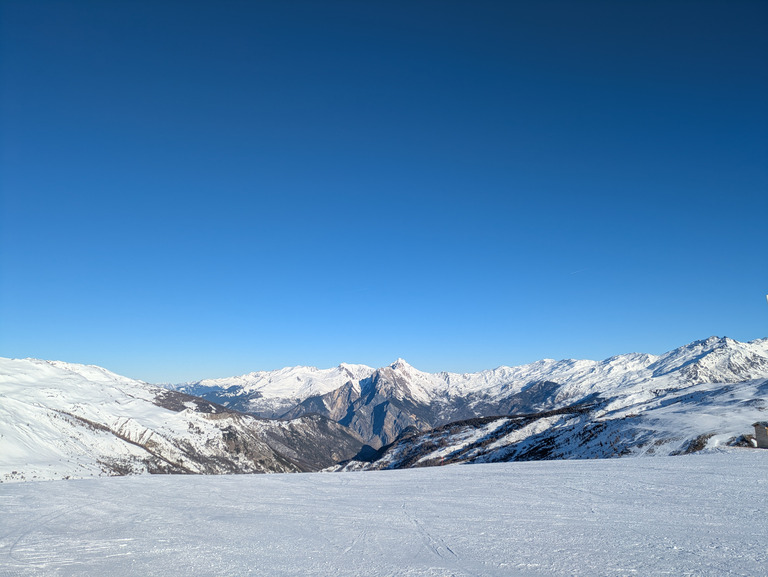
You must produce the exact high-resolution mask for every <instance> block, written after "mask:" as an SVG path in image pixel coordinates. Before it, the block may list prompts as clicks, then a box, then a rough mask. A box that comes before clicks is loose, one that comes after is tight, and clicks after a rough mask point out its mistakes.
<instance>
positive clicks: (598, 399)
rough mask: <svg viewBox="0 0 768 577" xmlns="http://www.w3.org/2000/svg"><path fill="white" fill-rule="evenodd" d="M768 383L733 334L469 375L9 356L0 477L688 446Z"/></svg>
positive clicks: (728, 434)
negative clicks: (117, 366)
mask: <svg viewBox="0 0 768 577" xmlns="http://www.w3.org/2000/svg"><path fill="white" fill-rule="evenodd" d="M767 389H768V339H759V340H755V341H752V342H748V343H741V342H737V341H734V340H732V339H728V338H717V337H711V338H709V339H706V340H702V341H696V342H694V343H691V344H689V345H686V346H683V347H680V348H678V349H675V350H673V351H670V352H668V353H666V354H663V355H659V356H655V355H648V354H638V353H632V354H626V355H619V356H616V357H611V358H609V359H606V360H604V361H589V360H563V361H554V360H550V359H545V360H542V361H538V362H536V363H531V364H529V365H523V366H519V367H499V368H497V369H494V370H487V371H482V372H479V373H469V374H455V373H434V374H433V373H425V372H422V371H419V370H417V369H415V368H414V367H412V366H410V365H409V364H408V363H406V362H405V361H404V360H402V359H398V360H397V361H396V362H394V363H393V364H392V365H389V366H386V367H382V368H379V369H373V368H371V367H367V366H364V365H349V364H342V365H340V366H338V367H336V368H333V369H325V370H319V369H315V368H311V367H293V368H286V369H282V370H280V371H272V372H260V373H251V374H249V375H244V376H242V377H233V378H230V379H216V380H208V381H200V382H197V383H187V384H185V385H180V386H177V387H166V388H161V387H157V386H154V385H150V384H147V383H143V382H140V381H135V380H132V379H128V378H125V377H121V376H119V375H116V374H114V373H110V372H109V371H107V370H105V369H102V368H99V367H93V366H84V365H73V364H68V363H63V362H56V361H39V360H30V359H26V360H12V359H0V480H13V479H22V478H24V479H30V478H38V479H42V478H62V477H87V476H92V475H109V474H129V473H140V472H160V473H162V472H180V473H234V472H269V471H311V470H318V469H322V468H329V467H334V466H336V464H337V463H338V462H340V461H347V460H349V459H353V460H354V459H356V461H355V462H353V463H349V464H347V465H346V468H347V469H352V468H361V467H362V468H395V467H407V466H414V465H417V466H419V465H431V464H440V463H448V462H487V461H499V460H530V459H542V458H545V459H555V458H587V457H611V456H620V455H624V454H652V453H653V454H672V453H682V452H687V451H692V450H698V449H701V448H706V447H713V446H718V445H722V444H727V443H732V442H733V441H734V440H735V439H737V438H738V437H739V436H741V435H744V434H748V433H750V432H751V428H750V426H751V424H752V423H753V422H755V421H761V420H766V418H767V417H768V413H767V411H768V390H767ZM201 397H202V398H201ZM245 412H247V413H250V414H245ZM265 417H281V420H268V419H266V418H265ZM374 460H375V462H373V463H371V462H370V461H374Z"/></svg>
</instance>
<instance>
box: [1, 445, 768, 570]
mask: <svg viewBox="0 0 768 577" xmlns="http://www.w3.org/2000/svg"><path fill="white" fill-rule="evenodd" d="M767 493H768V451H764V450H749V449H732V450H728V451H725V452H722V453H714V454H696V455H690V456H685V457H655V458H635V459H612V460H582V461H540V462H526V463H500V464H492V465H470V466H466V465H459V466H450V467H440V468H430V469H409V470H401V471H380V472H365V473H336V474H321V473H313V474H281V475H253V476H251V475H247V476H246V475H242V476H159V475H155V476H136V477H121V478H104V479H87V480H76V481H48V482H34V483H17V484H4V485H0V511H2V522H1V523H0V536H1V537H0V575H36V576H37V575H57V576H60V575H110V576H119V575H143V576H150V575H221V576H234V575H269V576H280V575H291V576H293V575H323V576H332V575H350V576H352V575H355V576H357V575H377V576H380V575H430V576H448V575H455V576H459V575H504V576H514V575H590V576H593V575H643V576H649V575H744V576H747V575H748V576H751V577H754V576H759V575H768V549H767V548H766V542H767V541H768V498H767V497H766V494H767Z"/></svg>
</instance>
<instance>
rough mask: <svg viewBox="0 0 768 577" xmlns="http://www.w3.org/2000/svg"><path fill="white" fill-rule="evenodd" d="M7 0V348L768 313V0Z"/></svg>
mask: <svg viewBox="0 0 768 577" xmlns="http://www.w3.org/2000/svg"><path fill="white" fill-rule="evenodd" d="M1 6H2V7H1V8H0V10H2V12H1V13H0V20H1V21H2V24H1V25H2V30H0V33H1V36H2V39H1V40H0V41H1V42H2V45H0V49H1V52H0V58H1V59H2V60H1V62H0V66H1V68H0V72H1V74H2V76H1V77H0V96H1V98H2V100H1V101H0V114H1V116H0V122H1V124H0V134H1V135H0V138H1V139H2V140H1V141H0V142H1V146H2V148H0V152H1V156H0V163H1V164H0V179H1V180H0V185H1V186H2V204H1V205H0V208H1V210H2V214H1V216H0V219H1V220H0V226H1V230H0V355H2V356H10V357H28V356H31V357H37V358H46V359H61V360H67V361H70V362H80V363H90V364H98V365H102V366H105V367H107V368H109V369H111V370H114V371H116V372H118V373H121V374H125V375H128V376H132V377H136V378H141V379H144V380H148V381H153V382H160V381H175V382H179V381H185V380H191V379H199V378H203V377H214V376H229V375H234V374H240V373H244V372H249V371H252V370H262V369H274V368H279V367H282V366H288V365H296V364H306V365H314V366H319V367H330V366H334V365H336V364H338V363H340V362H358V363H365V364H369V365H373V366H381V365H384V364H388V363H390V362H392V361H393V360H394V359H395V358H397V357H403V358H406V359H407V360H408V361H409V362H410V363H411V364H413V365H414V366H416V367H418V368H420V369H422V370H428V371H438V370H450V371H460V372H462V371H476V370H480V369H483V368H492V367H495V366H498V365H502V364H505V365H515V364H522V363H526V362H531V361H534V360H537V359H540V358H543V357H550V358H593V359H600V358H605V357H608V356H611V355H613V354H620V353H625V352H631V351H642V352H651V353H660V352H663V351H666V350H668V349H670V348H674V347H676V346H679V345H682V344H685V343H687V342H690V341H692V340H695V339H700V338H706V337H708V336H710V335H713V334H714V335H721V336H722V335H726V336H730V337H732V338H736V339H738V340H751V339H754V338H759V337H765V336H768V306H766V300H765V294H766V292H768V235H767V234H766V222H768V66H767V65H766V64H767V63H766V56H765V55H766V54H768V36H766V34H765V30H766V26H767V25H768V3H765V2H757V1H732V0H730V1H727V2H725V1H724V2H707V1H702V2H679V1H674V0H673V1H664V2H612V1H605V2H589V1H585V2H570V1H568V2H554V1H543V2H512V1H510V2H507V1H498V2H488V1H482V0H480V1H478V0H475V1H472V2H460V1H452V0H447V1H419V0H415V1H394V2H378V1H366V2H358V1H352V0H348V1H327V2H302V1H290V2H284V1H263V2H245V1H243V2H239V1H237V2H236V1H226V0H225V1H220V2H181V1H178V2H163V1H157V2H156V1H152V2H149V1H138V2H136V1H130V2H129V1H120V0H117V1H110V2H101V1H96V0H93V1H67V0H63V1H59V0H57V1H32V2H30V1H28V0H23V1H21V0H5V1H4V2H3V3H2V5H1Z"/></svg>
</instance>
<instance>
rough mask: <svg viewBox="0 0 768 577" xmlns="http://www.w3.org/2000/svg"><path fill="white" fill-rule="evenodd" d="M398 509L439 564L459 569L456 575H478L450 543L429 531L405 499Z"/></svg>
mask: <svg viewBox="0 0 768 577" xmlns="http://www.w3.org/2000/svg"><path fill="white" fill-rule="evenodd" d="M422 492H425V490H424V489H422ZM400 511H401V512H402V514H403V517H405V519H407V521H408V522H409V523H410V524H411V525H412V526H413V528H414V529H415V530H416V533H417V534H418V536H419V538H420V539H421V541H422V542H423V543H424V546H425V547H426V548H427V550H429V551H430V552H431V553H432V555H433V556H434V557H436V558H437V559H438V560H439V561H440V562H441V564H443V565H444V566H447V567H448V568H450V569H452V570H460V571H461V573H457V574H456V575H478V573H475V572H474V571H471V570H470V569H468V568H467V567H466V565H465V563H464V560H463V559H462V557H461V556H460V555H459V554H458V553H456V552H455V551H454V550H453V549H451V547H450V545H448V543H446V542H445V540H444V539H443V538H441V537H440V536H439V535H436V534H435V533H434V532H432V531H430V530H429V528H428V526H427V524H426V523H425V522H424V521H422V520H421V519H419V516H418V515H416V514H414V513H413V512H412V511H411V509H410V507H409V505H408V501H407V500H404V501H403V502H402V504H401V505H400Z"/></svg>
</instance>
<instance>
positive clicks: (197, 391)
mask: <svg viewBox="0 0 768 577" xmlns="http://www.w3.org/2000/svg"><path fill="white" fill-rule="evenodd" d="M761 378H763V379H764V378H768V339H758V340H755V341H752V342H748V343H742V342H738V341H735V340H733V339H729V338H718V337H710V338H708V339H706V340H702V341H696V342H693V343H691V344H689V345H686V346H683V347H680V348H677V349H675V350H673V351H670V352H668V353H665V354H663V355H659V356H656V355H649V354H639V353H631V354H625V355H619V356H615V357H611V358H609V359H606V360H604V361H591V360H562V361H555V360H551V359H545V360H541V361H537V362H535V363H531V364H528V365H522V366H518V367H499V368H497V369H493V370H486V371H482V372H479V373H466V374H456V373H425V372H422V371H419V370H417V369H415V368H414V367H412V366H410V365H409V364H408V363H406V362H405V361H404V360H402V359H398V360H397V361H396V362H395V363H393V364H392V365H390V366H388V367H383V368H380V369H372V368H370V367H366V366H364V365H340V366H339V367H337V368H335V369H327V370H318V369H314V368H307V367H295V368H288V369H282V370H280V371H273V372H268V373H252V374H251V375H245V376H243V377H233V378H231V379H219V380H217V381H215V382H214V381H201V382H199V383H187V384H185V385H181V386H179V387H178V389H179V390H182V391H185V392H188V393H190V394H194V395H199V396H202V397H205V398H208V399H210V400H215V401H217V402H221V403H222V404H224V405H227V406H234V407H237V408H238V409H239V410H243V411H246V412H249V413H252V414H255V415H259V416H269V417H274V416H280V417H290V418H295V417H298V416H301V415H305V414H309V413H317V414H321V415H324V416H326V417H328V418H330V419H333V420H335V421H337V422H339V423H340V424H342V425H345V426H348V427H350V428H351V429H353V430H354V431H356V432H357V433H358V434H359V435H360V436H361V437H362V438H363V439H364V440H365V442H366V443H368V444H369V445H371V446H372V447H374V448H380V447H381V446H384V445H387V444H389V443H391V442H393V441H394V440H395V439H396V438H397V437H398V436H399V435H400V434H401V433H402V432H403V431H405V430H411V429H415V430H418V431H426V430H429V429H431V428H433V427H438V426H441V425H444V424H447V423H450V422H453V421H457V420H466V419H472V418H476V417H485V416H493V415H509V414H519V413H524V414H529V413H540V412H542V411H551V410H556V409H561V408H563V407H567V406H570V405H574V404H577V403H585V402H588V401H590V400H595V399H598V398H599V399H600V400H601V406H602V407H603V409H602V410H604V411H614V410H619V408H620V407H622V406H625V405H626V406H630V405H638V406H641V405H642V403H643V402H650V401H651V400H652V399H655V398H657V397H659V392H660V391H666V392H667V393H672V392H674V391H677V390H679V389H685V388H687V387H691V386H693V385H699V384H706V383H720V384H727V383H739V382H744V381H749V380H754V379H761ZM614 397H616V403H618V404H615V405H611V403H610V400H611V399H612V398H614ZM278 408H279V410H276V409H278Z"/></svg>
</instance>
